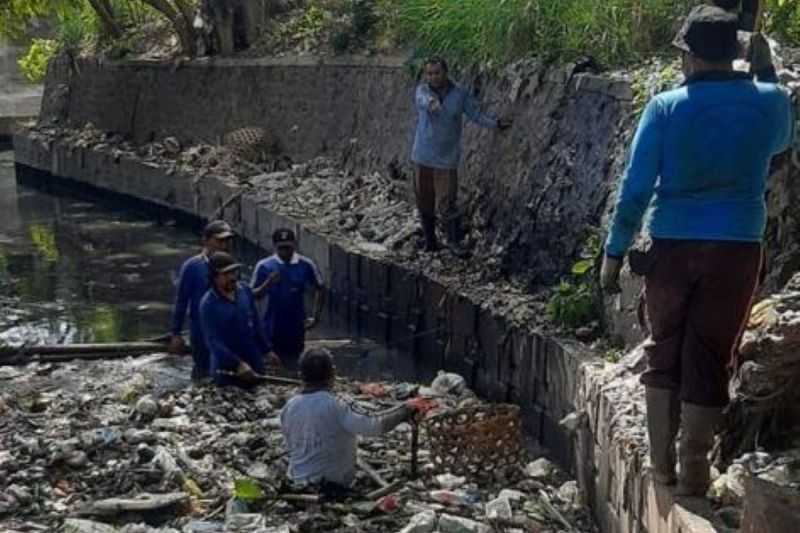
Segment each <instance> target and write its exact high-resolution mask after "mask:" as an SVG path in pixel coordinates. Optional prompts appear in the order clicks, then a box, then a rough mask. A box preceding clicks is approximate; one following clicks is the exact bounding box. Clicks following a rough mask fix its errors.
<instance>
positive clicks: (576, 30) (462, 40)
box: [378, 0, 697, 65]
mask: <svg viewBox="0 0 800 533" xmlns="http://www.w3.org/2000/svg"><path fill="white" fill-rule="evenodd" d="M696 3H697V0H470V1H463V0H378V11H379V12H380V13H382V14H384V15H385V16H392V17H394V20H391V21H384V22H383V25H384V27H394V28H396V33H397V37H398V39H400V40H401V41H405V42H408V43H411V44H413V45H415V46H417V47H419V48H420V49H422V50H424V51H425V52H426V53H446V54H447V55H449V56H450V57H453V58H454V59H457V60H461V61H463V62H466V63H474V62H481V63H487V64H489V65H492V64H502V63H505V62H508V61H512V60H515V59H519V58H522V57H527V56H540V57H545V58H560V59H573V58H576V57H578V56H581V55H584V54H591V55H592V56H594V57H595V58H597V59H598V60H600V61H602V62H605V63H608V64H621V63H627V62H631V61H637V60H640V59H641V58H643V57H646V56H648V55H650V54H653V53H658V52H660V51H662V50H664V49H666V48H668V47H669V43H670V41H671V38H672V35H673V33H674V31H675V29H676V26H677V21H678V18H679V17H680V16H681V15H683V14H685V13H686V12H687V11H688V9H689V7H690V6H691V5H694V4H696Z"/></svg>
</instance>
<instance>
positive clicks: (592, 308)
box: [547, 233, 602, 329]
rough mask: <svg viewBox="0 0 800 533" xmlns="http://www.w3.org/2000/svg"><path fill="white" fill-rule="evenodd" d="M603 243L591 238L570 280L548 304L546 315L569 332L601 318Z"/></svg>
mask: <svg viewBox="0 0 800 533" xmlns="http://www.w3.org/2000/svg"><path fill="white" fill-rule="evenodd" d="M601 251H602V241H601V239H600V236H599V235H597V234H594V233H593V234H591V235H590V236H589V238H588V239H587V240H586V242H585V243H584V245H583V249H582V250H581V254H580V259H579V260H578V261H577V262H575V264H573V265H572V269H571V271H570V276H571V277H570V279H565V280H562V281H561V283H559V285H558V286H557V287H556V289H555V291H554V292H553V295H552V296H551V297H550V301H549V302H548V304H547V315H548V317H549V318H550V320H552V321H553V322H555V323H556V324H558V325H560V326H562V327H566V328H571V329H575V328H579V327H581V326H587V325H589V324H590V323H591V322H593V321H594V320H595V319H597V317H598V312H599V310H598V305H597V290H598V288H597V272H596V264H597V258H598V257H599V255H600V253H601Z"/></svg>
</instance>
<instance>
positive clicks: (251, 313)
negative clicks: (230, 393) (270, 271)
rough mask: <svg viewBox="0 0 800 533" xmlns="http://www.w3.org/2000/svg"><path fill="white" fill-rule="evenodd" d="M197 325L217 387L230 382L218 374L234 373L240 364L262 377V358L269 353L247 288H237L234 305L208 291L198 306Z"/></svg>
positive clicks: (251, 294) (251, 295)
mask: <svg viewBox="0 0 800 533" xmlns="http://www.w3.org/2000/svg"><path fill="white" fill-rule="evenodd" d="M200 321H201V322H202V326H203V335H204V337H205V341H206V345H207V346H208V350H209V353H210V354H211V376H212V377H213V378H214V379H215V381H217V383H227V382H229V381H230V380H228V379H225V378H224V377H221V376H220V375H219V374H218V371H220V370H224V371H234V370H236V367H237V366H239V362H240V361H244V362H245V363H247V364H248V365H250V367H251V368H252V369H253V370H255V371H256V372H258V373H260V374H263V373H264V371H265V366H264V355H265V354H266V353H267V352H268V351H269V350H268V346H267V342H266V340H265V339H264V335H263V333H262V331H261V328H260V327H259V324H258V311H256V304H255V297H254V296H253V291H252V290H251V289H250V287H247V286H245V285H241V284H239V285H238V287H237V289H236V299H235V301H233V302H232V301H230V300H228V299H227V298H225V297H224V296H222V295H220V294H219V293H218V292H217V291H216V290H214V289H209V290H208V292H207V293H206V295H205V296H204V297H203V301H202V303H201V304H200Z"/></svg>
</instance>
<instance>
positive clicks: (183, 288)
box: [169, 220, 233, 380]
mask: <svg viewBox="0 0 800 533" xmlns="http://www.w3.org/2000/svg"><path fill="white" fill-rule="evenodd" d="M232 237H233V230H231V227H230V226H229V225H228V223H227V222H225V221H223V220H214V221H213V222H210V223H209V224H208V225H207V226H206V227H205V229H204V230H203V249H202V251H201V252H200V253H199V254H197V255H195V256H193V257H190V258H189V259H187V260H186V262H184V263H183V266H182V267H181V270H180V274H179V275H178V282H177V286H178V292H177V295H176V297H175V308H174V312H173V315H172V330H171V335H170V343H169V351H170V353H174V354H179V353H183V351H184V342H183V337H182V336H181V330H183V321H184V319H185V318H186V310H187V308H188V309H189V319H190V321H191V324H190V327H191V329H190V342H191V343H192V359H194V368H192V379H195V380H199V379H203V378H206V377H208V376H209V356H208V348H207V347H206V343H205V340H204V338H203V332H202V328H201V326H200V315H199V309H200V300H201V299H202V298H203V296H204V295H205V294H206V292H207V291H208V288H209V283H210V278H209V270H208V258H209V256H211V254H213V253H215V252H221V251H222V252H224V251H228V249H229V248H230V241H231V238H232Z"/></svg>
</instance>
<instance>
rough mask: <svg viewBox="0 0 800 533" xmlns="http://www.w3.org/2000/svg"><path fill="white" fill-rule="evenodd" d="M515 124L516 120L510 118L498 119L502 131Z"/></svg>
mask: <svg viewBox="0 0 800 533" xmlns="http://www.w3.org/2000/svg"><path fill="white" fill-rule="evenodd" d="M513 124H514V121H513V120H512V119H510V118H501V119H498V120H497V129H498V130H500V131H505V130H507V129H508V128H510V127H511V126H512V125H513Z"/></svg>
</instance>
